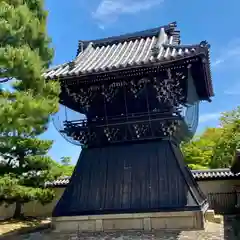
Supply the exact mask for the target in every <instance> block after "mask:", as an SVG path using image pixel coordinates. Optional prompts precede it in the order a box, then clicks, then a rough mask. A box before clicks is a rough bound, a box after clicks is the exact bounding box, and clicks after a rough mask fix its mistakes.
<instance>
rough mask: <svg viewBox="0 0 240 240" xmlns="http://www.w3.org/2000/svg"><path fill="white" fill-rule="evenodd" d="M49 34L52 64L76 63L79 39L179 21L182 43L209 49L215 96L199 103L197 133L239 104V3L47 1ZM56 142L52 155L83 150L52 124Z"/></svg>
mask: <svg viewBox="0 0 240 240" xmlns="http://www.w3.org/2000/svg"><path fill="white" fill-rule="evenodd" d="M46 8H47V10H48V11H49V17H48V33H49V35H50V36H51V37H52V40H53V47H54V48H55V58H54V61H53V65H56V64H61V63H64V62H66V61H70V60H72V59H73V58H74V57H75V55H76V50H77V44H78V40H86V39H97V38H102V37H108V36H113V35H119V34H122V33H127V32H133V31H137V30H144V29H147V28H152V27H157V26H161V25H164V24H167V23H169V22H172V21H177V23H178V28H179V29H180V31H181V39H182V43H183V44H194V43H199V42H201V41H202V40H207V41H208V42H209V43H210V44H211V64H212V78H213V85H214V92H215V95H216V96H215V97H214V98H213V102H212V103H201V108H200V121H199V127H198V131H199V132H200V131H203V130H204V129H205V128H206V127H207V126H217V124H218V117H219V114H220V113H221V112H223V111H227V110H231V109H233V108H235V107H236V106H237V105H239V102H240V99H239V97H240V81H239V74H240V31H239V22H240V14H239V8H240V1H239V0H229V1H225V0H221V1H219V0H202V1H193V0H181V1H176V0H175V1H173V0H88V1H86V0H85V1H84V0H71V1H68V3H67V2H66V1H63V0H59V1H53V0H47V1H46ZM43 137H44V138H47V139H53V140H54V141H55V142H54V145H53V148H52V149H51V150H50V155H51V156H52V157H53V158H54V159H55V160H59V159H60V158H61V157H62V156H70V157H72V162H73V163H76V161H77V159H78V156H79V153H80V147H78V146H74V145H72V144H70V143H68V142H67V141H66V140H64V139H63V138H62V137H61V136H60V135H59V133H58V132H57V131H56V130H55V128H54V127H53V125H52V124H51V125H50V128H49V130H48V132H47V133H46V134H44V136H43Z"/></svg>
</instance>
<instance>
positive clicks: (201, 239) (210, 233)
mask: <svg viewBox="0 0 240 240" xmlns="http://www.w3.org/2000/svg"><path fill="white" fill-rule="evenodd" d="M238 228H239V230H238ZM239 232H240V221H239V220H237V219H236V218H235V217H231V216H228V217H225V218H224V223H223V224H216V223H210V222H209V223H207V226H206V229H205V230H204V231H181V232H173V231H172V232H167V231H158V232H149V233H147V232H138V231H131V232H130V231H129V232H113V233H80V234H77V233H76V234H59V233H53V232H45V233H34V234H29V235H25V236H21V237H20V236H19V237H17V238H16V237H15V238H11V239H10V238H9V240H14V239H18V240H53V239H54V240H84V239H86V240H97V239H98V240H110V239H115V240H139V239H141V240H175V239H176V240H190V239H192V240H240V234H239ZM237 234H239V235H238V236H237ZM77 235H78V236H77Z"/></svg>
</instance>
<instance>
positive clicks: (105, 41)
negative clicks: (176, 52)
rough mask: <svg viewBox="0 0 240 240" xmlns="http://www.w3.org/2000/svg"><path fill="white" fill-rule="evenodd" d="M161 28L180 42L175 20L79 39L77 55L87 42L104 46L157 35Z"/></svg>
mask: <svg viewBox="0 0 240 240" xmlns="http://www.w3.org/2000/svg"><path fill="white" fill-rule="evenodd" d="M161 28H164V30H165V32H166V34H167V35H169V36H174V37H175V38H176V39H177V41H178V42H179V43H180V31H179V30H177V29H176V28H177V22H171V23H169V24H167V25H163V26H159V27H155V28H150V29H145V30H141V31H135V32H129V33H125V34H120V35H118V36H112V37H106V38H100V39H95V40H79V41H78V49H77V55H78V54H79V53H80V52H81V51H82V50H83V49H85V48H86V47H87V45H88V44H89V43H93V44H94V45H95V46H104V45H109V44H113V43H114V42H117V43H119V42H122V41H131V40H134V39H138V38H147V37H153V36H158V35H159V32H160V29H161Z"/></svg>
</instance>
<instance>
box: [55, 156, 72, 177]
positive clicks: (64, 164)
mask: <svg viewBox="0 0 240 240" xmlns="http://www.w3.org/2000/svg"><path fill="white" fill-rule="evenodd" d="M57 167H58V169H59V171H60V173H61V176H64V177H65V176H72V173H73V170H74V166H73V165H72V164H71V158H70V157H62V158H61V163H60V164H57Z"/></svg>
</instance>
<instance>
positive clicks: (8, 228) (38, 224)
mask: <svg viewBox="0 0 240 240" xmlns="http://www.w3.org/2000/svg"><path fill="white" fill-rule="evenodd" d="M0 227H1V229H0V240H2V239H14V237H15V239H16V237H18V236H20V235H22V234H26V233H33V232H37V231H42V230H45V229H47V228H50V223H49V221H47V222H46V221H43V220H42V219H36V218H24V219H21V220H20V219H19V220H15V219H6V220H1V221H0Z"/></svg>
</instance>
